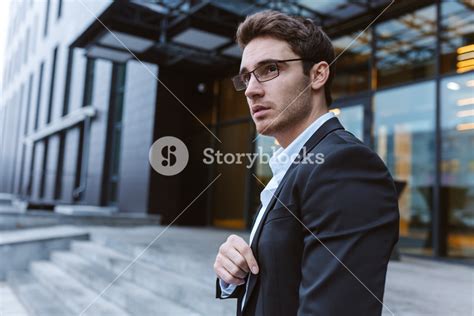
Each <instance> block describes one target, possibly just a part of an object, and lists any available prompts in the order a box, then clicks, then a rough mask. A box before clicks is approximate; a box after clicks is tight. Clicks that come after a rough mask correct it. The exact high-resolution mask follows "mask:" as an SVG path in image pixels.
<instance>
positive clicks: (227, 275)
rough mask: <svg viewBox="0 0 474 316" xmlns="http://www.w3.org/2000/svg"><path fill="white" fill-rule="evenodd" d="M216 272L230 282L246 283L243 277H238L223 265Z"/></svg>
mask: <svg viewBox="0 0 474 316" xmlns="http://www.w3.org/2000/svg"><path fill="white" fill-rule="evenodd" d="M216 272H217V276H218V277H219V279H221V280H222V281H224V282H226V283H228V284H233V285H241V284H244V283H245V281H244V280H243V279H240V278H236V277H234V276H233V275H232V274H230V273H229V271H227V270H226V269H225V268H224V267H223V266H221V267H220V268H218V269H217V271H216Z"/></svg>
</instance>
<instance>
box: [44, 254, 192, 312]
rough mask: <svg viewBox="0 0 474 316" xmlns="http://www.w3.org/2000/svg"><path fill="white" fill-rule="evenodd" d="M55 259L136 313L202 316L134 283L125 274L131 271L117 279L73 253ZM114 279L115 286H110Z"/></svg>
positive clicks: (85, 281)
mask: <svg viewBox="0 0 474 316" xmlns="http://www.w3.org/2000/svg"><path fill="white" fill-rule="evenodd" d="M51 260H52V262H53V263H55V264H56V265H58V266H60V267H61V268H62V269H64V270H65V271H67V272H68V273H69V274H70V275H72V276H73V277H74V278H76V279H77V280H79V281H80V282H82V283H83V284H85V285H87V286H88V287H89V288H91V289H94V290H95V291H96V292H97V293H100V292H102V291H103V290H104V289H106V288H107V290H106V291H105V292H104V293H103V296H104V298H106V299H108V300H109V301H111V302H114V303H115V304H117V305H118V306H120V307H122V308H123V309H126V310H127V311H129V312H130V313H132V314H133V315H150V316H151V315H173V316H174V315H200V314H199V313H197V312H195V311H193V310H191V309H190V308H187V307H185V306H183V305H182V304H180V303H178V302H173V301H171V300H169V299H167V298H165V297H162V296H159V295H156V294H154V293H152V292H151V291H149V290H147V289H144V288H142V287H140V286H138V285H136V284H135V283H132V282H130V281H129V280H127V277H125V276H124V275H127V274H130V273H131V271H127V272H125V273H124V275H122V276H120V277H119V278H117V276H118V274H117V273H114V272H113V271H111V270H109V269H106V268H104V267H103V266H100V265H98V264H96V263H93V262H90V261H87V260H85V259H84V258H82V257H80V256H78V255H77V254H75V253H71V252H61V251H58V252H54V253H53V254H52V255H51ZM114 280H115V282H114V283H113V285H111V286H110V287H109V285H110V283H111V282H112V281H114ZM132 293H133V294H132Z"/></svg>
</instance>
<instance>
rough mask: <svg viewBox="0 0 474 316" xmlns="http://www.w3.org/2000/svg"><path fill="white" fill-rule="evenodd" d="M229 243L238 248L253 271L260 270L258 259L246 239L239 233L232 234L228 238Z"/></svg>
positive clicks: (254, 272)
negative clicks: (238, 234)
mask: <svg viewBox="0 0 474 316" xmlns="http://www.w3.org/2000/svg"><path fill="white" fill-rule="evenodd" d="M227 243H228V244H230V245H231V246H232V247H233V248H235V249H237V251H238V252H239V253H240V254H241V255H242V256H243V257H244V259H245V261H246V263H247V266H248V267H249V268H250V270H251V271H252V273H253V274H257V273H258V271H259V269H258V264H257V260H256V259H255V257H254V255H253V252H252V248H250V246H249V245H248V244H247V243H246V242H245V240H243V239H242V238H241V237H239V236H237V235H230V236H229V238H227Z"/></svg>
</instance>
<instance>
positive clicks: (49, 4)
mask: <svg viewBox="0 0 474 316" xmlns="http://www.w3.org/2000/svg"><path fill="white" fill-rule="evenodd" d="M50 6H51V0H46V8H45V13H44V30H43V36H44V37H46V36H48V26H49V25H48V24H49V7H50Z"/></svg>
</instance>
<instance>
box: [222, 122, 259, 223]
mask: <svg viewBox="0 0 474 316" xmlns="http://www.w3.org/2000/svg"><path fill="white" fill-rule="evenodd" d="M250 124H251V123H240V124H229V125H226V126H220V127H219V130H218V137H219V139H220V140H221V141H222V143H218V144H217V146H216V151H217V150H219V151H220V153H221V154H222V155H221V158H220V159H221V162H222V163H216V162H214V166H213V167H215V175H216V176H217V175H218V174H222V176H221V177H220V179H219V180H218V181H219V185H217V186H215V187H214V207H213V225H215V226H218V227H225V228H234V229H243V228H245V218H244V214H245V208H246V205H245V201H246V199H245V195H246V183H247V181H246V179H247V172H248V169H247V168H246V165H247V164H248V163H247V159H246V158H245V157H240V161H241V162H242V163H238V162H237V160H236V159H237V156H236V155H235V154H238V153H249V152H250V139H251V135H252V134H251V132H252V127H251V125H250ZM226 154H229V155H227V156H226ZM230 154H232V155H230ZM226 157H227V158H226ZM216 159H217V158H216ZM233 159H234V160H233Z"/></svg>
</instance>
